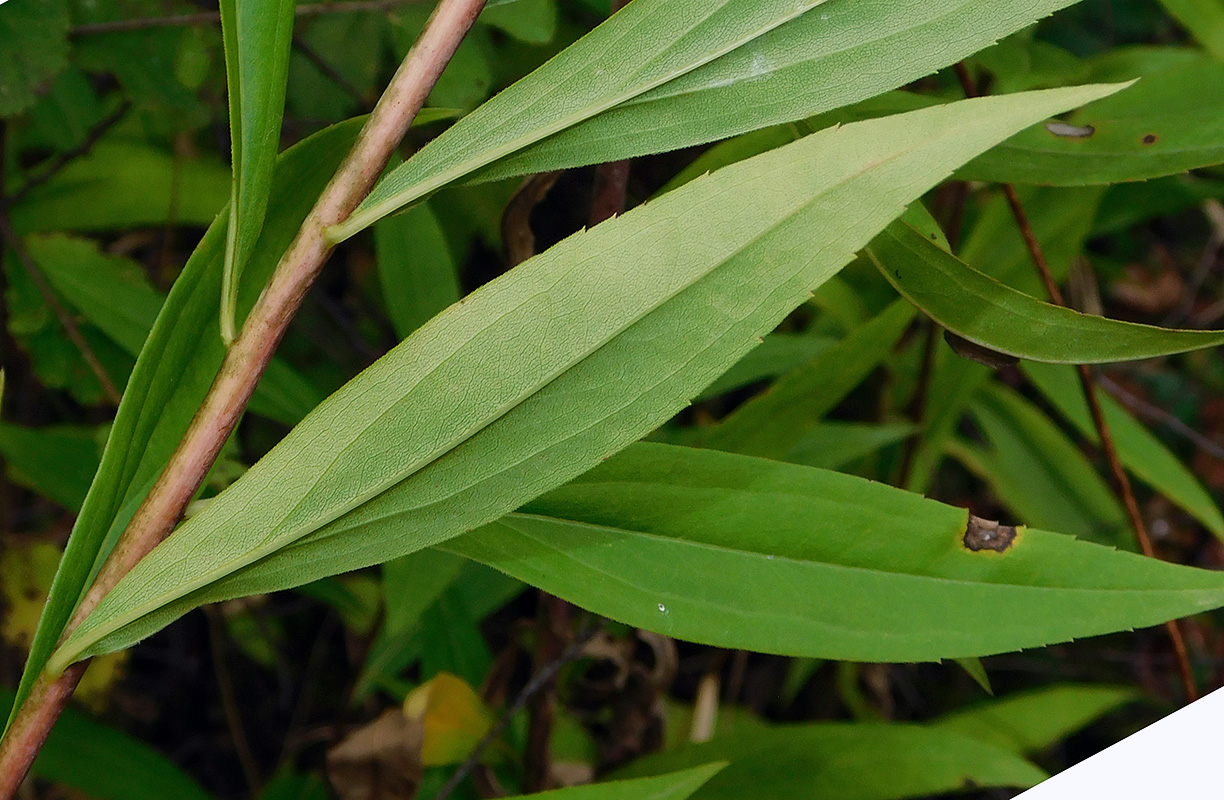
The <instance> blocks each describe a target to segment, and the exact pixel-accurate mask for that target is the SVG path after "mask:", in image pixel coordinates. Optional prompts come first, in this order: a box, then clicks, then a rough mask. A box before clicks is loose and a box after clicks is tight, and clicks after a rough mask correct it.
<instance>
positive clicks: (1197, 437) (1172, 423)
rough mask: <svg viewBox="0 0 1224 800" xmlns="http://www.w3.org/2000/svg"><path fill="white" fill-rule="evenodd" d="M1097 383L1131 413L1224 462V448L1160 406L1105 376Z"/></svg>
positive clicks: (1098, 377)
mask: <svg viewBox="0 0 1224 800" xmlns="http://www.w3.org/2000/svg"><path fill="white" fill-rule="evenodd" d="M1097 383H1098V384H1099V385H1100V386H1101V388H1102V389H1104V390H1105V391H1106V392H1108V393H1109V394H1110V395H1112V396H1113V398H1114V399H1115V400H1117V401H1118V402H1119V403H1121V404H1122V405H1124V406H1126V407H1127V408H1129V409H1130V410H1131V413H1134V414H1137V415H1139V416H1141V417H1144V418H1146V419H1147V420H1148V421H1150V422H1156V423H1159V424H1161V425H1164V426H1165V427H1166V428H1168V429H1169V430H1170V431H1172V432H1173V433H1176V434H1178V435H1179V436H1182V437H1184V438H1186V439H1187V440H1189V441H1190V442H1191V443H1192V444H1193V445H1194V446H1195V447H1197V448H1199V449H1200V450H1202V451H1203V452H1204V453H1206V454H1207V455H1209V456H1212V457H1213V458H1216V459H1218V460H1220V461H1224V446H1221V445H1220V444H1219V443H1218V442H1214V441H1212V440H1211V439H1208V438H1207V437H1206V436H1204V435H1203V434H1201V433H1199V432H1198V431H1196V430H1195V429H1194V428H1191V427H1190V426H1189V425H1187V424H1186V423H1184V422H1182V421H1181V420H1180V419H1178V418H1177V417H1175V416H1174V415H1173V414H1172V413H1170V412H1169V411H1166V410H1165V409H1163V408H1161V407H1160V406H1158V405H1155V404H1153V403H1149V402H1147V401H1146V400H1144V399H1142V398H1140V397H1136V396H1135V395H1133V394H1131V393H1130V392H1128V391H1127V390H1126V389H1123V388H1122V387H1121V386H1120V385H1118V384H1117V383H1116V382H1115V381H1113V380H1111V379H1110V378H1109V377H1107V376H1105V375H1098V376H1097Z"/></svg>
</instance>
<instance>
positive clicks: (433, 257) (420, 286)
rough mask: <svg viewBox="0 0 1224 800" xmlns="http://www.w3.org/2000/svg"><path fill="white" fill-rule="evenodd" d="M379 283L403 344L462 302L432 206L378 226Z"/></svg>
mask: <svg viewBox="0 0 1224 800" xmlns="http://www.w3.org/2000/svg"><path fill="white" fill-rule="evenodd" d="M374 249H375V257H376V259H377V261H378V280H379V283H380V284H381V285H382V290H383V301H384V303H385V304H386V307H387V314H388V315H389V316H390V317H391V323H392V324H393V325H394V326H395V332H396V334H398V335H399V337H400V338H401V339H403V338H405V337H407V336H408V334H410V333H412V332H413V331H415V330H416V329H417V328H419V327H421V326H422V325H424V324H425V323H426V322H428V321H429V319H430V318H431V317H433V316H434V315H435V314H437V313H438V312H439V311H441V310H442V309H444V308H446V307H447V306H449V305H450V304H451V303H454V302H455V301H457V300H458V299H459V295H460V291H459V276H458V275H457V274H456V269H455V262H454V259H452V258H451V254H450V248H449V247H448V246H447V243H446V236H445V234H443V232H442V228H441V226H440V225H439V224H438V218H437V217H436V216H434V213H433V210H432V209H431V208H430V207H429V205H428V204H426V203H422V204H421V205H419V206H417V207H415V208H412V209H410V210H408V211H405V212H404V213H403V214H396V215H395V216H392V217H387V218H386V219H384V220H382V221H381V222H379V223H378V224H377V225H375V226H374Z"/></svg>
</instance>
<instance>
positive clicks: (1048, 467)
mask: <svg viewBox="0 0 1224 800" xmlns="http://www.w3.org/2000/svg"><path fill="white" fill-rule="evenodd" d="M970 411H971V412H972V418H973V421H974V423H975V425H976V426H977V428H978V430H979V431H980V432H981V434H982V435H983V436H984V437H985V439H986V440H987V441H988V442H989V443H990V446H989V448H981V447H971V446H963V445H957V446H955V447H953V448H951V452H952V454H953V455H955V456H956V457H957V458H958V459H960V460H961V461H962V462H963V463H964V464H965V465H966V466H968V467H969V468H970V469H971V470H973V471H974V472H977V473H978V474H979V475H980V476H981V477H982V478H983V479H984V480H986V481H987V482H988V483H990V484H991V487H992V488H993V489H994V492H995V494H996V495H997V496H998V498H999V499H1000V500H1002V501H1003V502H1004V503H1005V504H1006V505H1007V506H1009V507H1010V508H1011V510H1012V511H1013V512H1014V513H1016V514H1017V515H1019V517H1020V519H1022V520H1025V521H1027V522H1029V523H1030V524H1033V525H1040V526H1042V527H1050V528H1057V529H1058V530H1060V531H1064V532H1066V533H1070V534H1072V535H1074V536H1080V537H1082V538H1085V539H1089V540H1091V541H1096V542H1102V543H1106V544H1111V545H1117V544H1121V543H1124V542H1125V543H1127V544H1131V543H1133V541H1134V537H1133V535H1132V534H1131V533H1130V532H1129V528H1128V527H1127V524H1126V515H1125V512H1123V510H1122V506H1121V505H1120V504H1119V502H1118V499H1117V497H1116V496H1115V495H1114V493H1113V491H1112V490H1111V489H1110V488H1109V485H1108V484H1107V483H1105V480H1104V478H1102V477H1101V476H1100V475H1099V474H1098V473H1097V471H1096V468H1095V467H1093V465H1092V463H1091V462H1089V461H1088V459H1087V458H1086V457H1085V456H1084V453H1083V451H1081V450H1080V448H1079V447H1077V446H1076V445H1075V443H1074V442H1072V441H1071V440H1070V439H1069V438H1068V437H1067V435H1066V434H1065V433H1063V431H1062V429H1060V428H1059V427H1058V426H1057V425H1055V424H1054V423H1053V422H1051V421H1050V419H1049V417H1048V416H1046V415H1045V414H1044V413H1042V411H1041V410H1040V409H1038V408H1037V407H1036V406H1034V405H1033V404H1032V403H1030V402H1029V401H1028V400H1026V399H1024V398H1023V397H1022V396H1020V394H1018V393H1017V392H1015V391H1014V390H1012V389H1009V388H1008V387H1006V386H1003V385H1002V384H999V383H991V384H987V385H985V386H983V387H982V390H981V391H980V392H979V393H978V395H977V398H976V399H975V400H974V402H973V404H972V405H971V406H970Z"/></svg>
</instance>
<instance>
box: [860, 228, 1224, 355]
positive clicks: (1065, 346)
mask: <svg viewBox="0 0 1224 800" xmlns="http://www.w3.org/2000/svg"><path fill="white" fill-rule="evenodd" d="M867 252H868V253H869V254H870V255H871V257H872V261H873V262H874V263H875V265H876V266H877V267H878V268H879V270H880V274H882V275H883V276H884V277H885V278H887V279H888V282H889V283H891V284H892V285H893V287H894V288H895V289H896V290H897V291H898V292H900V293H901V294H902V295H903V296H904V297H905V298H906V299H907V300H909V301H910V302H911V303H913V304H914V305H915V306H916V307H918V308H920V309H922V311H923V312H924V313H925V314H926V315H927V316H929V317H930V318H931V319H933V320H935V321H936V322H938V323H939V324H940V325H942V326H943V327H945V328H947V329H948V330H950V331H952V332H953V333H956V334H957V335H959V336H961V337H963V338H965V339H968V340H969V341H971V342H974V343H976V344H980V345H982V346H983V347H986V348H989V349H991V350H994V351H996V352H999V353H1005V354H1007V355H1012V356H1016V357H1018V358H1025V359H1029V360H1032V361H1040V362H1046V363H1051V364H1101V363H1107V362H1114V361H1135V360H1138V359H1143V358H1154V357H1156V356H1164V355H1170V354H1172V353H1184V352H1187V351H1190V350H1201V349H1203V348H1207V347H1215V346H1217V345H1220V344H1224V331H1196V330H1174V329H1170V328H1157V327H1155V326H1152V325H1139V324H1136V323H1133V322H1121V321H1118V320H1111V319H1106V318H1105V317H1097V316H1092V315H1090V314H1082V313H1080V312H1078V311H1075V310H1073V309H1070V308H1064V307H1061V306H1055V305H1051V304H1050V303H1045V302H1042V301H1040V300H1038V299H1036V298H1034V297H1030V296H1029V295H1027V294H1024V293H1023V292H1019V291H1017V290H1015V289H1013V288H1011V287H1010V286H1007V285H1006V284H1003V283H1000V282H999V281H997V280H995V279H994V278H991V277H990V276H988V275H985V274H984V273H981V272H978V271H977V270H976V269H974V268H973V267H971V266H969V265H968V264H966V263H965V262H964V261H961V260H960V259H959V258H957V257H956V256H954V255H952V254H951V253H949V252H947V251H946V250H944V249H943V248H941V247H939V245H937V244H935V243H934V242H932V241H930V240H929V239H928V238H927V237H925V236H923V235H922V234H921V233H919V232H918V231H916V230H914V229H913V228H911V227H910V226H909V225H907V224H905V223H904V222H901V221H899V222H896V223H894V224H892V225H890V226H889V227H888V228H886V229H885V230H884V232H883V233H881V234H880V235H879V236H878V237H876V239H875V241H873V242H872V244H871V246H870V247H869V248H868V250H867Z"/></svg>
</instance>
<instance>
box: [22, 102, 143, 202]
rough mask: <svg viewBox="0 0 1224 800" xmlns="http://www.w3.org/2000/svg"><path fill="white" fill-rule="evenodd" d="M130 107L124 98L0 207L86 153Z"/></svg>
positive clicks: (51, 176) (32, 188)
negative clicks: (72, 145)
mask: <svg viewBox="0 0 1224 800" xmlns="http://www.w3.org/2000/svg"><path fill="white" fill-rule="evenodd" d="M131 108H132V103H131V101H130V100H126V99H125V100H124V101H123V102H122V103H120V104H119V106H118V107H117V108H116V109H115V110H114V111H112V112H111V113H109V114H107V115H106V116H105V117H103V118H102V119H101V120H99V121H98V123H97V124H96V125H94V126H93V127H92V128H90V129H89V132H88V133H86V134H85V138H84V139H82V140H81V142H80V144H78V145H77V146H76V147H73V148H71V149H70V150H65V151H64V152H62V153H60V154H59V156H57V157H56V159H55V160H54V161H53V162H51V165H50V166H48V167H47V168H46V169H44V170H43V171H41V172H39V173H38V174H37V175H35V176H34V177H32V178H30V179H29V180H27V181H26V182H25V183H24V184H22V185H21V187H20V188H19V189H17V191H15V192H13V194H12V196H10V197H8V198H7V199H6V200H5V202H3V203H0V208H3V207H5V206H11V205H13V204H14V203H18V202H20V201H21V199H22V198H24V197H25V196H26V195H28V194H29V193H30V192H31V191H32V190H34V189H36V188H38V187H39V186H42V185H43V184H44V183H46V182H47V181H49V180H51V179H52V178H54V177H55V176H56V175H57V174H59V172H60V170H62V169H63V168H64V167H66V166H68V165H69V164H71V163H72V162H73V161H75V160H77V159H78V158H80V157H82V156H85V155H88V154H89V151H90V150H93V149H94V145H96V144H97V143H98V140H99V139H101V138H102V137H103V136H105V135H106V132H107V131H109V130H110V129H111V128H113V127H115V125H117V124H118V123H119V122H120V120H122V119H123V118H124V117H125V116H127V113H128V111H130V110H131Z"/></svg>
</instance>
